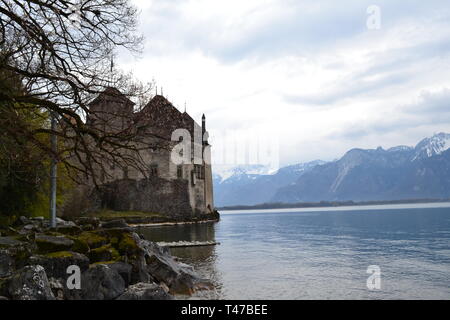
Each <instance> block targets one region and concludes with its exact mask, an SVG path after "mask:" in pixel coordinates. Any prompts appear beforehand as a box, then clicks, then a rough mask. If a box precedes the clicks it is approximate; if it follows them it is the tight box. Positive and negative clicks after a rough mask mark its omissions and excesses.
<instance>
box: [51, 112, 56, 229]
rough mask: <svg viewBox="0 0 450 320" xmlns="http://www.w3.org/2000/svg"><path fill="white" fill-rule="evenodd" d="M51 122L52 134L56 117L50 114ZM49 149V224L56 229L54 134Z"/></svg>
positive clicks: (54, 129)
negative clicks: (50, 162)
mask: <svg viewBox="0 0 450 320" xmlns="http://www.w3.org/2000/svg"><path fill="white" fill-rule="evenodd" d="M51 119H52V120H51V121H52V132H55V131H56V116H55V114H54V113H53V112H52V113H51ZM50 143H51V149H52V164H51V169H50V188H51V191H50V223H51V227H52V228H55V227H56V176H57V172H56V166H57V159H56V153H57V138H56V134H53V133H52V135H51V137H50Z"/></svg>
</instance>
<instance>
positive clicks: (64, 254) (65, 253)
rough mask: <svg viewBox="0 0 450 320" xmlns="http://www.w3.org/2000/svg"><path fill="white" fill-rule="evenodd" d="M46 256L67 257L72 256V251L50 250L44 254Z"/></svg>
mask: <svg viewBox="0 0 450 320" xmlns="http://www.w3.org/2000/svg"><path fill="white" fill-rule="evenodd" d="M45 256H46V257H48V258H68V257H73V253H72V252H70V251H58V252H51V253H47V254H45Z"/></svg>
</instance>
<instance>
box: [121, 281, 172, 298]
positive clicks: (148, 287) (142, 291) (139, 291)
mask: <svg viewBox="0 0 450 320" xmlns="http://www.w3.org/2000/svg"><path fill="white" fill-rule="evenodd" d="M172 299H173V297H172V296H171V295H170V294H168V293H167V292H166V291H164V290H163V289H162V288H161V287H160V286H158V285H157V284H156V283H142V282H140V283H136V284H134V285H131V286H129V287H128V289H127V290H126V291H125V293H124V294H122V295H121V296H120V297H119V298H117V300H172Z"/></svg>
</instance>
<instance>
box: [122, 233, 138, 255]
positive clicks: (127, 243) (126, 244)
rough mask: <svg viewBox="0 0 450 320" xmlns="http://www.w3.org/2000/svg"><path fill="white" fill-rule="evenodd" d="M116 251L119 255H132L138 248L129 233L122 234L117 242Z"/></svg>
mask: <svg viewBox="0 0 450 320" xmlns="http://www.w3.org/2000/svg"><path fill="white" fill-rule="evenodd" d="M118 250H119V252H120V253H121V254H134V253H136V251H138V250H139V247H138V245H137V243H136V241H135V240H134V239H133V237H132V236H131V234H130V233H124V234H123V235H122V237H121V239H120V240H119V243H118Z"/></svg>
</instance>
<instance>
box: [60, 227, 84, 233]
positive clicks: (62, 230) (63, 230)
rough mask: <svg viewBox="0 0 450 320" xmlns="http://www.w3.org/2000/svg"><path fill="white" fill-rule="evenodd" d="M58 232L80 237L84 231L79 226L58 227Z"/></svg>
mask: <svg viewBox="0 0 450 320" xmlns="http://www.w3.org/2000/svg"><path fill="white" fill-rule="evenodd" d="M56 231H57V232H59V233H62V234H67V235H78V234H80V233H81V232H82V229H81V228H80V227H79V226H57V227H56Z"/></svg>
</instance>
